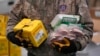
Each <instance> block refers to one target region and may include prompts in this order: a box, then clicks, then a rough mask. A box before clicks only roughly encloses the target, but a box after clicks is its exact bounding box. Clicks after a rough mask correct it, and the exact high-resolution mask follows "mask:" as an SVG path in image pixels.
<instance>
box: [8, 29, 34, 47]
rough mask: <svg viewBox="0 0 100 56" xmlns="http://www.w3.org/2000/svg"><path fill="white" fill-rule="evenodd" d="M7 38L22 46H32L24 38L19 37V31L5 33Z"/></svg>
mask: <svg viewBox="0 0 100 56" xmlns="http://www.w3.org/2000/svg"><path fill="white" fill-rule="evenodd" d="M7 39H8V40H9V41H11V42H12V43H14V44H16V45H18V46H23V47H24V48H28V47H32V44H31V43H30V42H28V41H26V40H24V39H23V38H22V37H21V31H17V32H13V31H12V32H9V33H8V34H7Z"/></svg>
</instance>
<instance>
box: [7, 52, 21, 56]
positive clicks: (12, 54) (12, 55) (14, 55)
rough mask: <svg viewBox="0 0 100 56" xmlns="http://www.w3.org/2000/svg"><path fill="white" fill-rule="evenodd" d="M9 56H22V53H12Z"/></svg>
mask: <svg viewBox="0 0 100 56" xmlns="http://www.w3.org/2000/svg"><path fill="white" fill-rule="evenodd" d="M9 56H22V54H21V51H11V52H10V53H9Z"/></svg>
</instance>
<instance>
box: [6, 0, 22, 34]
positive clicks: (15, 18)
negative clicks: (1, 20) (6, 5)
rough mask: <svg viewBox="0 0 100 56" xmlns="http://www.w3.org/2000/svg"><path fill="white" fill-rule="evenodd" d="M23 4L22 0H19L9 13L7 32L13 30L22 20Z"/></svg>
mask: <svg viewBox="0 0 100 56" xmlns="http://www.w3.org/2000/svg"><path fill="white" fill-rule="evenodd" d="M21 10H22V4H21V2H20V0H18V1H17V2H16V3H15V4H14V6H13V8H12V10H11V11H10V13H9V20H8V24H7V34H8V33H9V32H11V31H13V27H14V26H15V25H16V24H17V23H18V22H19V21H20V20H21V17H22V15H23V14H22V12H21Z"/></svg>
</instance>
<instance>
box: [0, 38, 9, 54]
mask: <svg viewBox="0 0 100 56" xmlns="http://www.w3.org/2000/svg"><path fill="white" fill-rule="evenodd" d="M8 50H9V49H8V41H7V39H6V37H5V36H0V55H6V54H8Z"/></svg>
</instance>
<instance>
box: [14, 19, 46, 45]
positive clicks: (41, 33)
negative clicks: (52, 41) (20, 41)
mask: <svg viewBox="0 0 100 56" xmlns="http://www.w3.org/2000/svg"><path fill="white" fill-rule="evenodd" d="M20 30H22V37H23V38H24V39H25V40H26V41H30V42H31V43H32V44H33V46H34V47H39V46H40V44H42V42H44V40H45V39H46V38H47V37H48V35H47V31H46V29H45V27H44V25H43V23H42V21H41V20H33V21H32V20H31V19H25V18H24V19H23V20H22V21H21V22H19V23H18V24H17V25H16V26H15V27H14V31H15V32H17V31H20Z"/></svg>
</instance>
